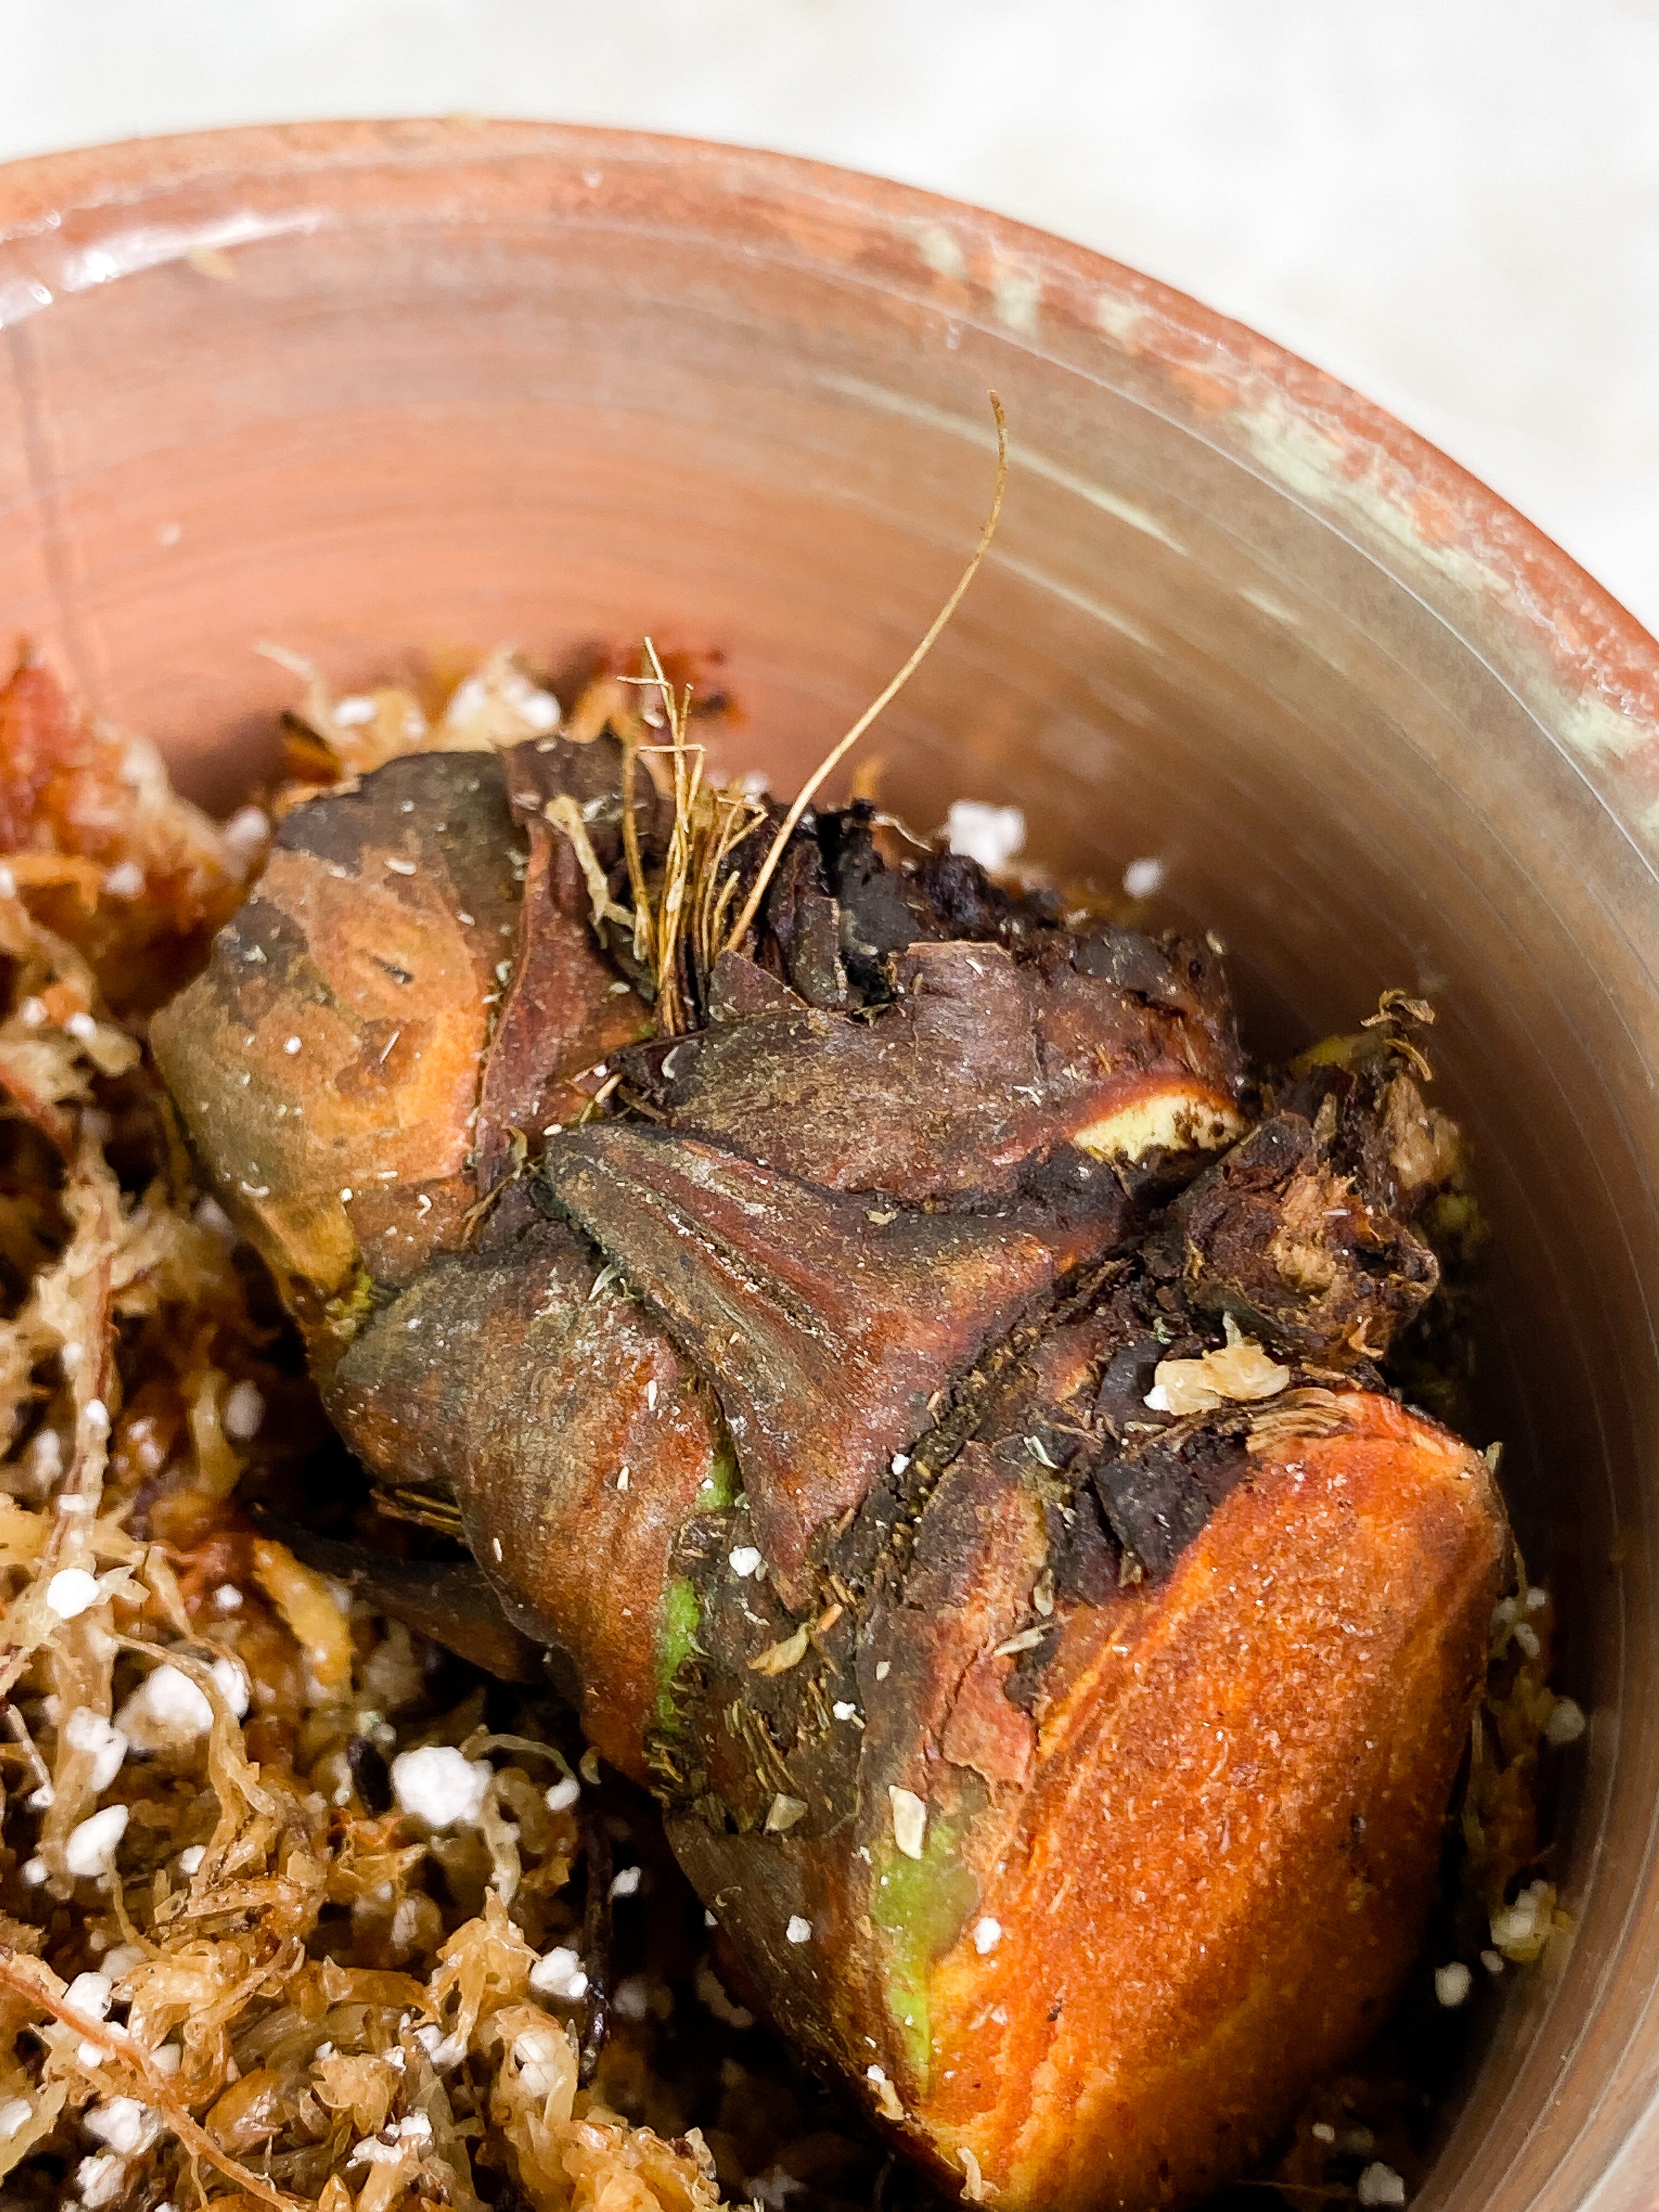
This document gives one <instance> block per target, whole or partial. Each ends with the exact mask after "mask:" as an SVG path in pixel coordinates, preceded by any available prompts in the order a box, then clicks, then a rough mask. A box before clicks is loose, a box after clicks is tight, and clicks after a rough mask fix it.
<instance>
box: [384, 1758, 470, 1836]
mask: <svg viewBox="0 0 1659 2212" xmlns="http://www.w3.org/2000/svg"><path fill="white" fill-rule="evenodd" d="M489 1778H490V1769H489V1767H488V1766H486V1765H483V1764H482V1762H481V1761H479V1760H477V1759H466V1758H464V1757H463V1756H462V1754H461V1753H459V1751H457V1750H456V1749H455V1747H453V1744H447V1743H428V1744H423V1745H422V1746H421V1747H420V1748H419V1750H417V1751H402V1752H399V1753H398V1756H397V1758H396V1759H393V1760H392V1795H393V1796H395V1797H396V1798H397V1800H398V1808H399V1809H400V1810H401V1811H403V1812H405V1813H410V1814H413V1815H414V1817H415V1818H416V1820H424V1821H425V1822H426V1824H427V1826H428V1827H432V1828H459V1827H470V1826H472V1825H473V1823H474V1822H475V1821H476V1820H477V1817H478V1815H479V1814H480V1813H481V1812H482V1811H483V1801H484V1792H485V1791H486V1790H488V1789H489Z"/></svg>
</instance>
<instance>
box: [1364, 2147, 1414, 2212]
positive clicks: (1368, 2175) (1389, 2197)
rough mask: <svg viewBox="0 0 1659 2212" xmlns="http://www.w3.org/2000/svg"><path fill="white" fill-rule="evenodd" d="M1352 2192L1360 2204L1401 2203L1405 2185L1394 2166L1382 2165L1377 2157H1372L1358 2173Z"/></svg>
mask: <svg viewBox="0 0 1659 2212" xmlns="http://www.w3.org/2000/svg"><path fill="white" fill-rule="evenodd" d="M1354 2193H1355V2195H1356V2196H1357V2197H1358V2199H1359V2201H1360V2203H1362V2204H1403V2203H1405V2201H1406V2185H1405V2183H1404V2182H1403V2181H1402V2180H1401V2178H1400V2176H1399V2175H1398V2174H1397V2173H1396V2172H1395V2170H1394V2168H1393V2167H1392V2166H1384V2165H1383V2161H1382V2160H1381V2159H1380V2158H1379V2159H1374V2160H1372V2162H1371V2164H1370V2166H1367V2167H1366V2168H1365V2171H1364V2173H1362V2174H1361V2175H1360V2177H1359V2185H1358V2189H1357V2190H1356V2191H1355V2192H1354Z"/></svg>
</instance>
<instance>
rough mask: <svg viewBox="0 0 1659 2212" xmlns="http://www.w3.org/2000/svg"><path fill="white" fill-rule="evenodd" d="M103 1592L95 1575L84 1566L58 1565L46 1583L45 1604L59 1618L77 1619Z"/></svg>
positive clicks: (95, 1602)
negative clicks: (56, 1570) (55, 1571)
mask: <svg viewBox="0 0 1659 2212" xmlns="http://www.w3.org/2000/svg"><path fill="white" fill-rule="evenodd" d="M103 1594H104V1593H103V1591H102V1590H101V1589H100V1588H99V1587H98V1577H97V1576H96V1575H89V1574H88V1572H87V1571H86V1569H85V1568H84V1567H60V1568H59V1569H58V1572H57V1573H56V1574H55V1575H54V1576H53V1577H52V1580H51V1581H50V1582H49V1583H47V1584H46V1604H47V1607H49V1609H50V1610H51V1611H52V1612H53V1613H56V1614H57V1615H58V1619H59V1620H79V1619H80V1618H81V1615H82V1613H84V1612H85V1611H86V1610H87V1608H88V1606H93V1605H96V1604H97V1602H98V1601H99V1599H100V1597H102V1595H103Z"/></svg>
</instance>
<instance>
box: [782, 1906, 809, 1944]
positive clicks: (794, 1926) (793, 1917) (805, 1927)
mask: <svg viewBox="0 0 1659 2212" xmlns="http://www.w3.org/2000/svg"><path fill="white" fill-rule="evenodd" d="M783 1932H784V1935H785V1936H786V1938H787V1940H788V1941H789V1942H791V1943H806V1942H811V1936H812V1923H811V1921H810V1920H803V1919H802V1917H801V1916H800V1914H799V1912H792V1913H791V1914H790V1916H789V1925H788V1926H787V1928H786V1929H784V1931H783Z"/></svg>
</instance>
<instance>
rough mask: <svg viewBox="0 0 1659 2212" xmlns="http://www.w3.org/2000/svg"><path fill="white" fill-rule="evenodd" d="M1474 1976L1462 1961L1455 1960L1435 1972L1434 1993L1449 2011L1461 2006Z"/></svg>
mask: <svg viewBox="0 0 1659 2212" xmlns="http://www.w3.org/2000/svg"><path fill="white" fill-rule="evenodd" d="M1473 1982H1474V1975H1473V1974H1472V1973H1471V1972H1469V1970H1468V1967H1467V1966H1465V1965H1464V1964H1463V1962H1462V1960H1461V1959H1454V1960H1452V1962H1451V1964H1450V1965H1449V1966H1437V1967H1436V1968H1435V1970H1434V1993H1435V1996H1437V1998H1438V1999H1439V2001H1440V2002H1441V2003H1442V2004H1443V2005H1444V2006H1445V2007H1446V2008H1447V2010H1448V2011H1451V2010H1453V2009H1455V2007H1457V2006H1458V2005H1461V2004H1462V2002H1463V2000H1464V1998H1465V1997H1466V1996H1468V1993H1469V1987H1470V1984H1472V1983H1473Z"/></svg>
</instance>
